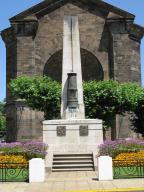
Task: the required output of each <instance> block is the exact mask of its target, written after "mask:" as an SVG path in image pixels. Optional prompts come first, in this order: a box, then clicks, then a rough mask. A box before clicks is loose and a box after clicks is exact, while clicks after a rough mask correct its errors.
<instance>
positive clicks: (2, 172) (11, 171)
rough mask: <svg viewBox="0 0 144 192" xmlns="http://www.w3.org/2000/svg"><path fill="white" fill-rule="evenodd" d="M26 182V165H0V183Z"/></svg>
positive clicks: (27, 173)
mask: <svg viewBox="0 0 144 192" xmlns="http://www.w3.org/2000/svg"><path fill="white" fill-rule="evenodd" d="M28 180H29V164H28V163H27V164H25V163H0V182H28Z"/></svg>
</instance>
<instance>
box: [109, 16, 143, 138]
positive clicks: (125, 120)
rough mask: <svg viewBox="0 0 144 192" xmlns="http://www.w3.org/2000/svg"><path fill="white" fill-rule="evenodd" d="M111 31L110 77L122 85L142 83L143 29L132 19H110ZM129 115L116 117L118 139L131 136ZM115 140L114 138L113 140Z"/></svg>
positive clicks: (115, 132) (116, 135)
mask: <svg viewBox="0 0 144 192" xmlns="http://www.w3.org/2000/svg"><path fill="white" fill-rule="evenodd" d="M107 24H108V27H109V31H110V45H109V48H110V50H109V61H110V63H109V64H110V67H111V70H110V77H111V78H112V79H114V80H116V81H118V82H120V83H122V82H136V83H137V84H139V85H140V83H141V77H140V76H141V71H140V40H141V38H142V36H143V28H142V27H140V26H137V25H135V24H133V20H131V19H120V18H119V19H108V20H107ZM130 127H131V126H130V121H129V115H128V114H126V115H125V116H120V115H117V116H116V131H113V133H114V134H115V137H116V138H126V137H129V136H130ZM113 139H114V138H113Z"/></svg>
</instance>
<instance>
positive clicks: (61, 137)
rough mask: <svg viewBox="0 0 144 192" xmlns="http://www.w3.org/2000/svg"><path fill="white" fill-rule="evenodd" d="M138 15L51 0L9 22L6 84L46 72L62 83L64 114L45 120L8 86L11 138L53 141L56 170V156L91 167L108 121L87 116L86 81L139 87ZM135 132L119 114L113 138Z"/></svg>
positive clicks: (99, 4)
mask: <svg viewBox="0 0 144 192" xmlns="http://www.w3.org/2000/svg"><path fill="white" fill-rule="evenodd" d="M134 17H135V16H134V15H132V14H131V13H128V12H126V11H123V10H121V9H119V8H116V7H113V6H111V5H109V4H107V3H105V2H103V1H100V0H81V1H77V0H61V1H59V0H45V1H43V2H41V3H39V4H38V5H35V6H34V7H31V8H30V9H28V10H26V11H24V12H22V13H20V14H18V15H16V16H14V17H12V18H11V19H10V23H11V26H10V27H9V28H8V29H5V30H4V31H3V32H2V38H3V40H4V42H5V44H6V51H7V58H6V59H7V84H8V83H9V81H10V79H12V78H16V77H18V76H21V75H28V76H33V75H41V76H42V75H47V76H50V77H51V78H53V79H54V80H57V81H59V82H61V83H62V97H61V114H60V116H61V118H60V119H52V120H44V119H43V113H42V112H38V111H34V110H32V109H30V108H29V107H28V106H27V105H26V104H25V103H24V102H23V101H21V100H16V99H15V98H14V97H12V95H11V93H10V92H9V90H8V89H7V99H6V101H7V128H8V131H7V138H8V140H9V141H16V140H19V141H22V140H30V139H34V140H41V141H43V142H45V143H48V144H49V148H48V154H49V155H48V157H47V161H46V162H47V163H46V167H47V168H48V169H50V170H51V169H52V161H54V160H55V159H57V158H59V159H63V158H64V157H66V156H67V157H71V158H72V157H73V155H74V156H77V157H78V158H80V157H83V158H85V159H89V160H88V161H86V162H85V164H84V165H86V166H82V164H81V165H79V164H78V162H76V163H77V164H78V167H79V169H81V170H91V169H93V157H92V154H97V146H98V145H99V144H101V143H102V142H103V128H102V120H100V119H86V118H85V105H84V100H83V87H82V81H89V80H108V79H113V80H116V81H118V82H136V83H137V84H139V85H140V82H141V72H140V41H141V38H142V37H143V33H144V29H143V27H141V26H139V25H137V24H135V23H134ZM129 135H130V124H129V121H128V116H127V115H125V117H123V116H117V117H116V122H115V135H114V136H115V138H117V139H118V138H127V137H128V136H129ZM91 160H92V163H90V161H91ZM94 166H96V164H95V162H94ZM57 168H58V169H61V167H60V166H53V169H55V170H57ZM62 168H63V169H64V167H62ZM68 168H69V169H70V167H68ZM75 169H77V168H76V167H75Z"/></svg>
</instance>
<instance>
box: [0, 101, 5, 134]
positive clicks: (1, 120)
mask: <svg viewBox="0 0 144 192" xmlns="http://www.w3.org/2000/svg"><path fill="white" fill-rule="evenodd" d="M5 131H6V118H5V102H0V135H1V132H5Z"/></svg>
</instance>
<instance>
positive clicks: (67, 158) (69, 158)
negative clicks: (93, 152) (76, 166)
mask: <svg viewBox="0 0 144 192" xmlns="http://www.w3.org/2000/svg"><path fill="white" fill-rule="evenodd" d="M65 159H66V160H73V159H77V160H82V159H85V160H86V159H87V160H90V159H92V157H78V156H77V157H54V158H53V160H56V161H59V160H65Z"/></svg>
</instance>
